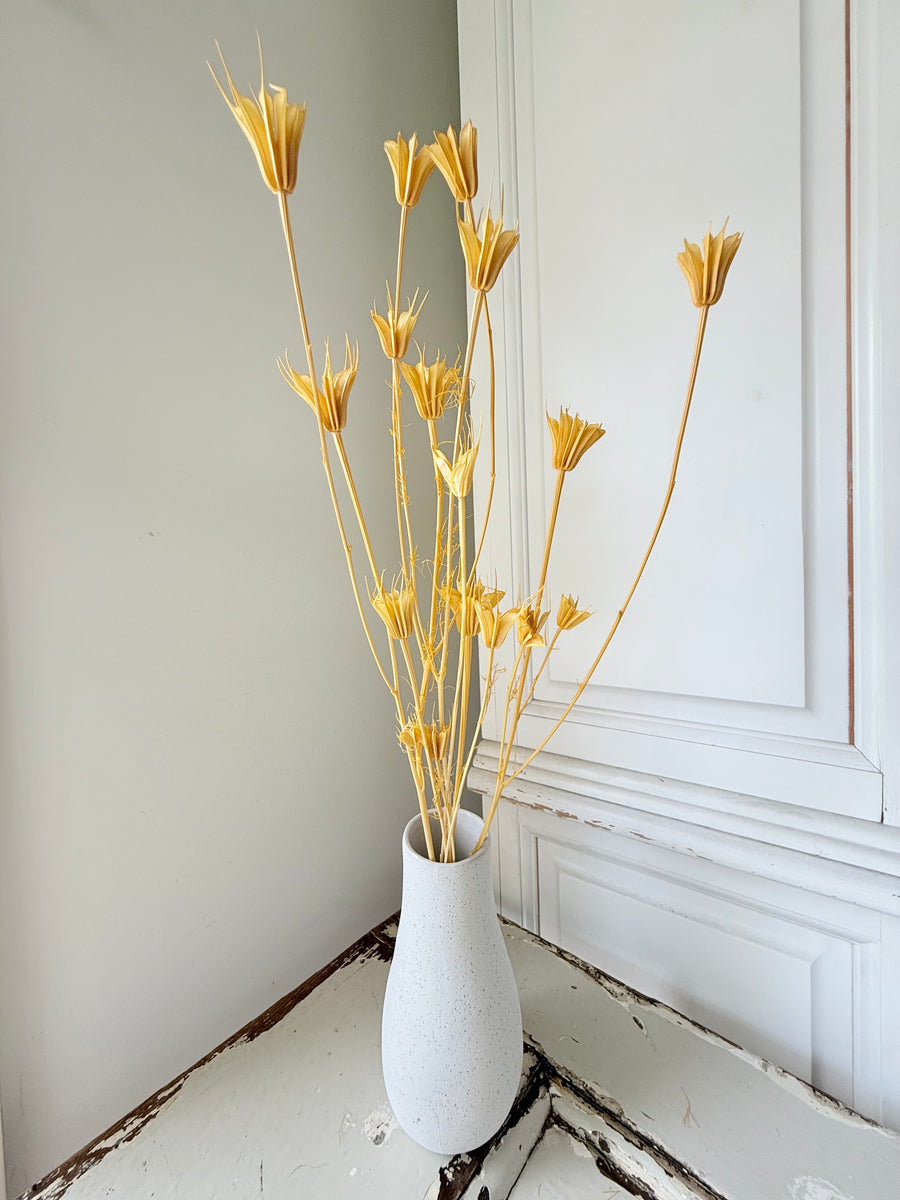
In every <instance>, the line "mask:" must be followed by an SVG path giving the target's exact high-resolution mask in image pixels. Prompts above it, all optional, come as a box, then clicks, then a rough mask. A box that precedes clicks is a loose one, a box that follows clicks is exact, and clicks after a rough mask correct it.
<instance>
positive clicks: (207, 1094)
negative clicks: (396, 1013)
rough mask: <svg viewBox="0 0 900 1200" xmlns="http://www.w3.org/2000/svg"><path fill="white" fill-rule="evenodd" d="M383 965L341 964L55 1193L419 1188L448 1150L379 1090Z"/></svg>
mask: <svg viewBox="0 0 900 1200" xmlns="http://www.w3.org/2000/svg"><path fill="white" fill-rule="evenodd" d="M387 967H388V964H387V963H386V962H384V961H382V960H381V959H380V958H379V957H377V956H376V955H374V954H373V955H368V956H366V957H363V958H361V959H358V960H356V961H355V962H353V963H350V964H349V965H347V966H345V967H342V968H341V969H340V970H339V971H337V972H336V973H335V974H334V975H332V976H331V977H330V978H329V979H327V980H326V981H325V982H324V983H322V984H321V985H320V986H319V987H318V988H316V990H315V991H314V992H312V993H311V994H310V995H309V996H307V997H306V999H305V1000H303V1001H302V1002H301V1003H300V1004H299V1005H298V1006H297V1007H296V1008H295V1009H294V1010H293V1011H292V1012H291V1013H289V1014H288V1016H287V1017H285V1018H284V1019H283V1020H282V1021H281V1022H280V1023H279V1024H278V1025H276V1026H275V1027H274V1028H272V1029H270V1030H268V1031H267V1032H265V1033H263V1034H261V1035H260V1036H259V1037H257V1038H256V1039H255V1040H254V1041H252V1042H241V1043H238V1044H237V1045H235V1046H232V1047H230V1048H229V1049H227V1050H225V1051H224V1052H223V1053H221V1054H220V1055H218V1056H217V1057H216V1058H215V1059H213V1060H212V1061H211V1062H209V1063H208V1064H206V1065H205V1066H203V1067H201V1068H199V1069H198V1070H197V1071H195V1072H193V1074H191V1075H190V1076H188V1078H187V1080H186V1081H185V1083H184V1085H183V1087H182V1088H181V1089H180V1090H179V1091H178V1092H177V1093H176V1094H175V1095H173V1096H172V1098H171V1099H169V1100H168V1101H167V1102H166V1103H165V1104H164V1105H163V1107H162V1109H161V1110H160V1112H159V1113H158V1114H157V1116H156V1117H155V1118H153V1119H152V1120H151V1121H150V1122H149V1123H148V1124H146V1125H145V1126H144V1127H143V1128H142V1129H141V1130H140V1132H139V1133H138V1134H137V1135H136V1136H135V1137H134V1138H133V1140H132V1141H130V1142H127V1143H126V1144H124V1145H119V1146H118V1147H117V1148H116V1149H115V1150H113V1151H112V1152H111V1153H110V1154H108V1155H107V1156H106V1157H105V1158H104V1159H103V1160H102V1161H101V1162H99V1163H98V1164H97V1165H96V1166H95V1167H93V1168H92V1169H91V1170H90V1171H89V1172H88V1173H87V1174H86V1175H83V1176H82V1177H81V1178H80V1179H78V1180H76V1181H75V1182H74V1183H73V1184H72V1185H71V1186H70V1187H69V1189H68V1190H67V1191H66V1192H65V1197H66V1200H97V1198H98V1197H101V1196H102V1197H104V1200H150V1198H151V1197H153V1198H154V1200H163V1198H164V1200H201V1198H203V1197H215V1200H250V1198H251V1197H252V1198H254V1200H255V1198H257V1197H259V1198H264V1200H296V1198H297V1197H303V1200H350V1198H351V1197H354V1196H359V1197H367V1198H368V1197H376V1196H384V1197H401V1196H402V1197H406V1196H410V1197H419V1196H424V1195H425V1192H426V1190H427V1189H428V1187H429V1186H430V1184H431V1183H432V1182H433V1181H434V1179H435V1178H436V1177H437V1174H438V1171H439V1169H440V1167H441V1166H442V1165H443V1163H444V1162H446V1159H445V1158H442V1157H441V1156H439V1155H437V1154H431V1153H430V1152H429V1151H427V1150H423V1149H421V1148H420V1147H419V1146H416V1145H414V1143H413V1142H411V1141H410V1139H409V1138H408V1137H407V1136H406V1134H404V1133H403V1131H402V1130H400V1129H398V1128H396V1122H395V1121H394V1118H393V1114H392V1113H391V1111H390V1108H389V1106H388V1103H387V1098H386V1096H385V1093H384V1085H383V1083H382V1079H381V1063H380V1023H381V1002H382V997H383V994H384V987H385V983H386V980H387ZM58 1194H59V1193H58V1192H55V1191H54V1190H53V1189H50V1190H48V1191H46V1192H45V1193H43V1194H42V1195H41V1200H52V1198H53V1197H55V1196H56V1195H58Z"/></svg>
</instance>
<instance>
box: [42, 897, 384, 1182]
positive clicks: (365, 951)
mask: <svg viewBox="0 0 900 1200" xmlns="http://www.w3.org/2000/svg"><path fill="white" fill-rule="evenodd" d="M397 916H398V914H396V913H394V914H392V915H391V916H390V917H388V918H386V919H385V920H384V921H382V922H380V924H378V925H376V926H375V928H374V929H373V930H371V931H370V932H369V933H367V934H365V935H364V936H363V937H361V938H359V939H358V940H357V941H356V942H354V943H353V945H352V946H349V947H348V948H347V949H346V950H345V951H344V952H343V953H342V954H339V955H337V957H336V958H333V959H332V960H331V962H330V963H327V964H326V966H324V967H322V968H321V969H320V970H318V971H316V972H315V974H313V975H311V976H310V977H309V978H308V979H306V980H304V982H303V983H301V984H300V985H299V987H296V988H295V989H294V990H293V991H291V992H289V993H288V994H287V995H286V996H284V997H282V999H281V1000H278V1001H276V1003H275V1004H273V1005H272V1006H271V1007H270V1008H267V1009H266V1010H265V1012H263V1013H261V1014H260V1015H259V1016H258V1017H257V1018H256V1019H255V1020H253V1021H251V1022H249V1023H248V1024H247V1025H245V1026H244V1027H243V1028H242V1029H239V1030H238V1031H237V1033H235V1034H233V1035H232V1036H231V1037H230V1038H228V1039H227V1040H226V1041H224V1042H222V1043H221V1045H219V1046H217V1047H216V1048H215V1049H214V1050H211V1051H210V1052H209V1054H207V1055H205V1056H204V1057H203V1058H201V1059H200V1060H199V1061H198V1062H196V1063H194V1065H193V1066H191V1067H189V1068H188V1069H187V1070H186V1071H184V1072H182V1074H181V1075H179V1076H177V1077H176V1078H175V1079H173V1080H172V1082H171V1083H168V1084H166V1086H165V1087H162V1088H160V1089H159V1091H158V1092H155V1093H154V1094H153V1095H152V1096H150V1097H149V1098H148V1099H147V1100H145V1101H144V1102H143V1104H139V1105H138V1106H137V1108H135V1109H133V1110H132V1111H131V1112H130V1113H129V1114H128V1115H127V1116H126V1117H124V1118H123V1119H122V1120H121V1121H119V1122H118V1123H117V1124H116V1125H112V1126H110V1128H109V1129H107V1130H105V1131H104V1132H103V1133H101V1134H100V1136H99V1137H97V1138H95V1139H94V1141H92V1142H89V1143H88V1145H87V1146H85V1148H84V1149H83V1150H80V1151H78V1153H77V1154H74V1155H72V1157H71V1158H68V1159H66V1161H65V1162H64V1163H62V1164H61V1165H60V1166H58V1167H57V1168H56V1169H55V1170H53V1171H51V1172H50V1173H49V1174H48V1175H46V1176H45V1177H44V1179H42V1180H41V1182H40V1183H38V1184H35V1185H34V1187H32V1188H31V1189H29V1194H30V1195H34V1194H39V1195H40V1197H41V1200H58V1198H59V1197H61V1196H63V1195H64V1194H65V1192H66V1191H68V1189H69V1188H70V1186H71V1185H72V1183H74V1182H75V1181H76V1180H77V1179H79V1178H80V1177H81V1176H82V1175H84V1174H85V1173H86V1172H87V1171H90V1170H92V1169H93V1168H94V1167H96V1166H97V1165H98V1164H99V1163H101V1162H102V1161H103V1160H104V1159H105V1158H106V1156H107V1155H108V1154H111V1153H112V1152H113V1151H114V1150H118V1149H119V1148H121V1147H123V1146H127V1145H128V1144H129V1143H130V1142H132V1141H133V1140H134V1139H135V1138H136V1137H138V1135H139V1134H141V1133H142V1132H143V1130H144V1129H145V1128H146V1127H147V1126H148V1125H149V1124H150V1122H151V1121H153V1120H154V1119H155V1118H156V1117H157V1116H159V1114H160V1113H161V1112H162V1111H163V1109H164V1108H165V1107H166V1106H167V1105H168V1104H169V1103H170V1102H171V1101H172V1100H173V1099H174V1098H175V1097H176V1096H177V1095H178V1094H179V1092H180V1091H181V1090H182V1088H183V1087H184V1086H185V1084H186V1083H187V1081H188V1080H189V1079H190V1078H191V1076H192V1075H193V1074H194V1073H195V1072H196V1071H199V1070H200V1069H201V1068H203V1067H206V1066H208V1065H209V1064H210V1063H212V1062H213V1061H214V1060H215V1059H216V1058H218V1057H219V1056H220V1055H221V1054H223V1053H224V1052H225V1051H226V1050H229V1049H231V1048H232V1047H233V1046H237V1045H239V1044H240V1043H242V1042H252V1041H254V1040H255V1039H256V1038H257V1037H259V1036H260V1034H262V1033H265V1032H266V1030H269V1029H272V1028H274V1027H275V1026H276V1025H277V1024H278V1023H279V1022H280V1021H282V1020H283V1019H284V1018H285V1017H286V1016H287V1015H288V1013H289V1012H291V1011H292V1010H293V1009H294V1008H296V1007H297V1005H298V1004H300V1003H301V1002H302V1001H303V1000H304V999H305V998H306V997H307V996H309V995H311V994H312V992H314V991H315V989H316V988H317V987H319V986H320V985H321V984H322V983H324V982H325V980H326V979H328V978H330V977H331V976H332V975H334V974H335V973H336V972H338V971H340V970H341V969H342V968H344V967H346V966H348V965H350V964H352V963H355V962H364V961H365V960H366V959H368V958H377V959H381V960H382V961H389V960H390V957H391V953H392V950H393V933H395V932H396V928H397Z"/></svg>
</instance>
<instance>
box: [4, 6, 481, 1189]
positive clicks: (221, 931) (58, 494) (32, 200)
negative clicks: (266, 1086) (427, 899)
mask: <svg viewBox="0 0 900 1200" xmlns="http://www.w3.org/2000/svg"><path fill="white" fill-rule="evenodd" d="M0 22H2V24H0V77H2V90H3V103H2V116H0V126H2V143H0V145H2V162H3V164H4V169H3V173H2V181H0V189H2V207H0V212H2V220H0V241H2V256H0V261H2V268H0V301H2V309H0V312H2V318H0V339H2V342H0V346H2V354H0V379H2V425H0V535H2V544H0V552H2V557H0V573H2V574H0V601H2V609H0V695H2V703H3V712H2V747H0V749H2V772H3V778H2V783H3V800H2V849H0V855H2V857H0V888H2V892H0V920H2V925H3V933H4V939H3V943H2V946H0V951H2V958H0V967H2V1005H3V1008H2V1035H0V1088H2V1100H3V1125H4V1133H5V1139H6V1157H7V1169H8V1174H9V1183H10V1190H11V1194H13V1195H15V1194H17V1193H18V1192H20V1191H21V1190H22V1189H24V1188H25V1187H26V1186H27V1185H29V1184H31V1183H34V1182H35V1181H36V1180H37V1179H39V1178H40V1177H41V1176H42V1175H43V1174H44V1173H46V1172H47V1171H48V1170H50V1169H51V1168H53V1167H54V1166H55V1165H56V1164H57V1163H59V1162H60V1161H61V1160H62V1159H64V1158H65V1157H67V1156H68V1155H70V1154H71V1153H73V1152H74V1151H76V1150H78V1149H79V1148H80V1147H81V1146H82V1145H83V1144H84V1143H85V1142H86V1141H87V1140H89V1139H90V1138H91V1137H93V1136H94V1135H96V1134H97V1133H99V1132H100V1131H101V1130H102V1129H103V1128H104V1127H106V1126H107V1125H108V1124H110V1123H111V1122H113V1121H115V1120H116V1119H117V1118H118V1117H120V1116H121V1115H122V1114H123V1113H125V1112H126V1111H127V1110H128V1109H130V1108H131V1107H132V1106H134V1105H135V1104H137V1103H138V1102H140V1101H141V1100H142V1099H143V1098H145V1097H146V1096H147V1095H148V1094H150V1093H151V1092H152V1091H154V1090H155V1089H156V1088H157V1087H159V1086H160V1085H162V1084H164V1083H166V1082H167V1081H168V1080H169V1079H170V1078H171V1077H172V1076H174V1075H175V1074H177V1073H178V1072H179V1071H181V1070H182V1069H183V1068H185V1067H186V1066H188V1065H189V1064H190V1063H191V1062H193V1061H194V1060H196V1059H197V1058H198V1057H200V1056H201V1055H203V1054H204V1053H205V1052H206V1051H208V1050H209V1049H211V1048H212V1047H213V1046H214V1045H216V1044H217V1043H218V1042H219V1041H220V1040H222V1039H223V1038H225V1037H226V1036H228V1035H229V1034H230V1033H232V1032H233V1031H234V1030H235V1029H237V1028H238V1027H239V1026H240V1025H241V1024H243V1023H244V1022H245V1021H247V1020H249V1019H250V1018H252V1017H253V1016H255V1015H256V1014H257V1013H259V1012H260V1011H261V1010H262V1009H264V1008H265V1007H266V1006H267V1005H268V1004H270V1003H271V1002H272V1001H273V1000H275V999H276V998H278V997H279V996H281V995H282V994H284V993H285V992H286V991H288V990H289V989H290V988H291V987H293V986H294V985H296V984H297V983H298V982H299V981H301V980H302V979H303V978H304V977H305V976H307V975H308V974H309V973H311V972H312V971H313V970H314V969H316V968H317V967H318V966H320V965H321V964H322V963H323V962H325V961H326V960H327V959H328V958H330V957H331V956H332V955H333V954H334V953H336V952H337V951H338V950H340V949H341V948H342V947H343V946H344V945H346V944H348V943H349V942H350V941H352V940H353V939H354V938H356V937H357V936H358V935H359V934H360V933H361V932H363V931H364V930H365V929H367V928H368V927H370V926H371V925H372V924H374V923H375V922H376V921H377V920H379V919H381V918H382V917H384V916H385V915H387V914H388V913H389V912H391V911H392V910H393V909H394V908H396V907H397V905H398V903H399V885H400V872H399V845H398V835H399V832H400V830H401V828H402V826H403V824H404V823H405V821H406V819H407V818H408V817H409V816H411V815H413V812H414V798H413V794H412V789H411V787H410V784H409V781H408V776H407V772H406V766H405V762H404V760H403V758H402V757H401V755H400V752H399V750H398V749H397V748H396V745H395V742H394V739H393V725H392V718H391V712H390V708H389V705H388V701H387V696H386V695H385V694H384V693H383V691H382V688H381V683H380V680H379V679H378V678H377V676H376V673H375V670H374V667H373V666H372V665H371V663H370V662H369V661H367V651H366V649H365V645H364V642H363V639H362V635H361V633H360V632H359V631H358V629H357V627H356V626H355V625H354V619H355V618H354V611H353V608H352V602H351V600H350V594H349V589H348V587H347V583H346V578H345V568H344V563H343V560H342V557H341V556H340V554H339V550H338V545H337V541H336V537H335V535H334V529H333V519H332V517H331V514H330V509H329V507H328V504H327V496H326V492H325V486H324V482H323V480H322V477H321V472H320V469H319V461H318V449H317V443H316V436H315V426H314V422H313V419H312V415H311V414H310V412H309V411H308V410H307V409H306V408H305V406H304V405H302V402H301V401H300V400H299V399H298V398H297V397H296V396H294V394H293V393H292V392H291V391H290V390H289V389H288V388H287V387H286V386H285V385H284V384H283V383H282V381H281V380H280V378H279V377H278V375H277V372H276V370H275V367H274V359H275V356H276V355H277V354H279V353H281V352H282V351H283V350H284V348H285V346H288V347H291V348H292V358H293V360H294V362H295V364H297V365H299V364H300V363H302V353H301V350H300V344H299V338H298V334H297V330H296V318H295V315H294V310H293V304H292V295H291V291H290V284H289V276H288V273H287V269H286V264H285V260H284V253H283V246H282V243H281V232H280V227H279V223H278V219H277V207H276V202H275V199H274V197H273V196H272V195H271V194H270V193H269V192H268V191H267V190H266V188H265V186H264V184H263V183H262V181H261V179H260V177H259V174H258V171H257V168H256V166H255V163H254V161H253V158H252V155H251V152H250V149H249V147H248V146H247V144H246V143H245V141H244V139H243V137H242V135H241V134H240V132H239V130H238V129H237V126H236V125H235V123H234V121H233V119H232V117H231V116H230V115H229V113H228V111H227V109H226V108H225V106H224V104H223V103H222V101H221V99H220V97H219V96H218V94H217V92H216V90H215V88H214V86H213V84H212V81H211V79H210V77H209V73H208V71H207V68H206V65H205V60H206V59H207V58H211V57H212V56H213V54H214V46H213V39H214V38H218V39H219V40H220V42H221V43H222V46H223V48H224V50H225V52H226V55H227V57H228V60H229V65H230V66H231V67H232V71H233V73H234V74H235V78H236V81H237V82H238V83H239V84H240V85H242V86H246V85H247V84H248V83H250V82H252V81H254V80H255V79H256V75H257V67H256V59H255V55H256V43H255V31H256V30H257V29H258V30H259V31H260V33H261V35H262V39H263V44H264V48H265V51H266V65H267V73H268V76H269V78H270V79H271V80H274V81H275V82H277V83H283V84H286V85H287V86H288V87H289V92H290V95H291V97H292V98H293V99H297V100H306V101H307V102H308V104H309V113H308V119H307V128H306V133H305V136H304V141H303V146H302V149H301V154H300V165H301V179H300V184H299V186H298V190H297V193H296V194H295V197H294V202H293V206H292V207H293V213H294V218H295V222H296V226H297V230H298V234H299V242H300V247H301V255H302V260H303V270H304V274H305V280H306V291H307V296H308V307H309V314H310V320H311V325H312V333H313V340H314V343H315V344H316V345H317V346H321V341H322V339H324V338H325V337H326V336H327V337H330V338H331V340H332V343H333V344H335V343H337V344H342V342H343V333H344V330H345V328H346V329H347V330H349V332H350V333H351V336H353V337H357V336H358V337H359V340H360V346H361V354H362V368H361V375H360V379H359V381H358V383H357V386H356V389H355V391H354V394H353V397H352V400H351V422H350V427H349V429H348V444H349V449H350V452H351V455H353V456H355V459H356V461H357V463H358V465H359V484H360V489H361V491H362V493H363V495H364V497H365V498H366V499H367V500H368V503H369V509H370V512H371V515H372V526H373V531H374V534H375V537H376V538H377V539H378V540H379V542H380V544H381V545H383V546H385V547H387V546H388V545H389V542H388V539H389V537H390V533H391V528H392V526H391V518H392V501H391V497H390V495H389V493H388V492H387V490H385V489H384V488H383V487H382V485H383V484H384V483H385V481H386V480H387V479H388V478H389V464H390V440H389V425H388V416H387V407H386V399H387V390H386V388H385V387H384V380H385V378H386V375H387V371H386V366H385V363H384V360H383V359H382V358H381V357H380V351H379V350H378V348H377V342H376V340H375V334H374V329H373V328H372V326H371V322H370V319H369V313H368V310H369V307H370V305H371V302H372V300H373V298H374V297H379V298H380V297H383V295H384V280H385V278H386V277H388V276H392V275H393V269H394V266H393V264H394V256H395V237H396V225H397V216H398V210H397V208H396V204H395V202H394V199H393V187H392V184H391V179H390V170H389V167H388V164H387V160H386V159H385V157H384V153H383V150H382V142H383V141H384V139H385V138H386V137H393V136H394V135H395V134H396V131H397V129H398V128H402V129H403V130H404V131H406V132H407V133H408V132H411V131H412V130H413V129H414V128H417V129H418V130H419V131H420V133H421V134H423V135H428V136H430V134H431V131H432V129H434V128H442V127H445V126H446V125H447V123H448V122H450V121H454V122H456V121H457V120H458V117H459V112H458V103H459V101H458V84H457V50H456V15H455V5H454V3H453V0H391V2H390V3H386V2H385V3H375V2H373V0H338V2H336V3H329V4H315V3H312V0H301V2H296V0H295V2H288V0H270V2H268V3H246V2H245V3H239V2H238V0H209V2H208V3H202V4H201V3H184V2H183V0H182V2H176V0H157V2H156V3H153V4H133V3H122V2H121V0H69V2H68V3H62V2H61V0H6V3H5V5H4V8H3V14H2V17H0ZM406 279H407V281H408V282H409V285H410V290H412V289H413V288H414V287H415V286H416V284H419V283H421V284H422V285H423V286H424V287H426V288H429V289H430V290H431V295H430V298H429V301H428V305H427V310H426V313H425V314H423V317H422V322H421V326H420V329H419V330H417V334H426V335H427V336H428V339H429V344H430V345H432V346H434V345H436V344H437V342H438V341H440V343H441V346H442V348H446V349H447V350H448V351H449V352H450V353H451V355H452V353H454V352H455V347H456V344H457V342H459V341H461V340H462V339H463V337H464V320H465V312H464V296H463V276H462V271H461V264H460V260H459V249H458V242H457V235H456V229H455V223H454V221H453V209H452V202H451V200H450V197H449V194H448V193H447V191H446V188H444V186H443V184H442V183H441V181H440V180H436V182H435V183H434V185H433V186H430V187H429V189H427V190H426V195H425V199H424V200H423V202H422V204H421V205H420V207H419V209H417V210H416V212H415V214H414V221H413V224H412V228H411V257H410V264H409V269H408V271H407V274H406ZM438 331H440V333H438ZM319 355H320V359H321V351H320V352H319ZM430 477H431V469H430V467H428V466H423V468H422V479H423V481H424V482H425V483H426V495H428V496H429V497H430V495H431V491H430V483H429V482H428V481H429V480H430Z"/></svg>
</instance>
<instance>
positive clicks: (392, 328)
mask: <svg viewBox="0 0 900 1200" xmlns="http://www.w3.org/2000/svg"><path fill="white" fill-rule="evenodd" d="M418 298H419V293H418V291H417V292H416V294H415V296H413V298H412V302H411V303H410V306H409V308H407V309H405V310H404V311H403V312H402V313H395V312H394V302H393V300H392V299H391V292H390V288H388V290H387V310H388V315H387V316H386V317H383V316H381V314H380V313H379V312H377V311H376V310H375V309H374V308H373V309H372V320H373V321H374V322H375V328H376V329H377V330H378V337H379V339H380V340H381V349H382V350H383V351H384V353H385V357H387V358H402V357H403V356H404V354H405V353H406V351H407V348H408V347H409V339H410V336H411V334H412V331H413V329H415V327H416V321H417V320H418V317H419V313H420V312H421V311H422V305H423V304H424V303H425V298H423V300H422V304H420V305H419V307H418V308H416V301H417V300H418Z"/></svg>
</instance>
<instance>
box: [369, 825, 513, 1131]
mask: <svg viewBox="0 0 900 1200" xmlns="http://www.w3.org/2000/svg"><path fill="white" fill-rule="evenodd" d="M481 829H482V821H481V818H480V817H477V816H475V815H474V813H470V812H465V811H460V813H459V818H458V822H457V828H456V854H457V859H458V861H457V862H455V863H436V862H431V860H430V859H429V858H428V852H427V850H426V849H425V835H424V831H423V829H422V821H421V818H419V817H415V818H414V819H413V820H412V821H410V822H409V824H408V825H407V827H406V829H405V831H404V834H403V906H402V908H401V912H400V927H399V929H398V932H397V942H396V946H395V949H394V957H393V961H392V963H391V969H390V974H389V977H388V984H387V991H386V993H385V998H384V1016H383V1021H382V1040H381V1055H382V1066H383V1069H384V1083H385V1087H386V1089H387V1094H388V1099H389V1100H390V1103H391V1107H392V1108H393V1110H394V1115H395V1116H396V1118H397V1120H398V1122H399V1123H400V1126H401V1128H402V1129H404V1130H405V1131H406V1133H408V1134H409V1136H410V1137H411V1138H412V1139H413V1140H414V1141H416V1142H418V1144H419V1145H420V1146H424V1147H425V1148H426V1149H428V1150H435V1151H437V1152H438V1153H440V1154H460V1153H464V1152H465V1151H468V1150H474V1149H475V1148H476V1147H477V1146H480V1145H482V1144H483V1143H484V1142H486V1141H487V1140H488V1138H490V1137H492V1136H493V1134H495V1133H496V1132H497V1130H498V1129H499V1128H500V1126H501V1125H502V1124H503V1122H504V1121H505V1120H506V1117H507V1116H508V1114H509V1111H510V1109H511V1107H512V1104H513V1101H514V1100H515V1097H516V1091H517V1089H518V1085H519V1080H520V1077H521V1073H522V1013H521V1009H520V1008H519V995H518V991H517V989H516V981H515V978H514V976H513V972H512V967H511V966H510V962H509V955H508V954H507V952H506V946H505V944H504V941H503V934H502V933H501V931H500V923H499V921H498V919H497V909H496V905H495V902H494V889H493V884H492V881H491V860H490V850H489V846H488V844H487V842H485V845H484V846H483V847H482V848H481V849H480V850H479V851H478V853H477V854H474V855H473V854H472V853H471V852H472V849H473V848H474V846H475V843H476V842H477V840H478V837H479V834H480V833H481ZM432 832H433V838H434V844H435V846H436V847H438V846H440V833H439V827H438V825H437V823H436V822H434V821H433V822H432Z"/></svg>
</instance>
